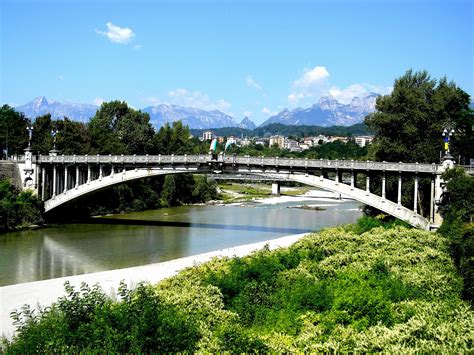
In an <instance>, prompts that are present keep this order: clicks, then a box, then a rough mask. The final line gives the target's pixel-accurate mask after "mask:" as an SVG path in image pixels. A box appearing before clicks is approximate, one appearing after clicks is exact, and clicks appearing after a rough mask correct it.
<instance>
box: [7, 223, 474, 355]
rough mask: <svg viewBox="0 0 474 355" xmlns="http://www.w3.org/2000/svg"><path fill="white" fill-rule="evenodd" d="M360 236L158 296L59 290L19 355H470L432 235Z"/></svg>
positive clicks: (205, 271)
mask: <svg viewBox="0 0 474 355" xmlns="http://www.w3.org/2000/svg"><path fill="white" fill-rule="evenodd" d="M379 223H381V222H380V220H378V221H370V218H368V217H366V218H365V219H364V220H362V221H361V222H359V224H357V225H351V226H346V227H338V228H332V229H326V230H323V231H321V232H319V233H315V234H311V235H309V236H307V237H305V238H303V239H301V240H300V241H299V242H297V243H295V244H294V245H293V246H291V247H290V248H285V249H277V250H273V251H270V250H268V248H264V249H262V250H260V251H258V252H255V253H253V254H252V255H250V256H247V257H242V258H224V259H215V260H213V261H211V262H208V263H205V264H202V265H200V266H197V267H194V268H190V269H187V270H185V271H183V272H181V273H180V274H178V275H177V276H175V277H172V278H170V279H167V280H164V281H162V282H161V283H159V284H157V285H145V284H141V285H139V286H138V287H137V288H135V289H133V290H130V289H127V288H126V287H125V286H124V285H122V286H121V287H120V288H119V292H118V293H119V295H118V296H119V299H118V300H114V299H111V298H109V297H107V296H106V295H105V293H104V292H103V291H102V290H100V289H99V288H98V287H96V286H95V287H88V286H86V285H83V287H82V288H81V290H75V289H73V288H72V287H70V286H69V285H66V295H65V296H64V297H63V298H61V299H60V300H58V302H57V303H56V304H55V305H53V306H52V307H50V308H45V309H44V310H42V311H40V312H39V313H37V312H32V311H31V310H29V309H27V308H24V309H23V310H20V311H19V312H17V313H15V314H14V315H13V316H14V319H15V320H16V325H17V327H18V332H17V334H16V336H15V337H14V338H13V340H12V341H11V342H8V341H4V346H5V350H6V351H7V353H8V352H11V353H16V352H22V353H25V352H26V353H29V352H71V351H73V352H76V351H77V352H79V351H100V352H102V351H111V352H152V351H156V352H169V351H173V352H174V351H205V352H220V351H230V352H237V353H241V352H257V351H260V352H296V351H305V352H318V351H321V352H333V351H357V352H375V351H377V352H379V351H386V352H402V353H405V352H448V353H463V352H471V351H473V344H472V339H473V329H474V313H473V311H472V309H471V308H470V306H469V304H467V303H466V302H464V301H462V300H461V290H462V280H461V279H460V277H459V276H458V275H457V273H456V270H455V267H454V264H453V262H452V260H451V258H450V255H449V249H450V243H449V240H448V239H447V238H445V237H444V236H442V235H441V234H438V233H429V232H425V231H420V230H415V229H409V228H406V227H403V226H398V225H391V226H386V225H384V226H380V227H375V228H371V224H373V225H376V224H379Z"/></svg>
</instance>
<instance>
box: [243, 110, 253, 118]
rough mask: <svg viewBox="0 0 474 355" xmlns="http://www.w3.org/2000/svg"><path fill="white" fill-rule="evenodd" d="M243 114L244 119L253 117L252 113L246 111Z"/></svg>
mask: <svg viewBox="0 0 474 355" xmlns="http://www.w3.org/2000/svg"><path fill="white" fill-rule="evenodd" d="M242 114H243V115H244V117H252V111H244V112H242Z"/></svg>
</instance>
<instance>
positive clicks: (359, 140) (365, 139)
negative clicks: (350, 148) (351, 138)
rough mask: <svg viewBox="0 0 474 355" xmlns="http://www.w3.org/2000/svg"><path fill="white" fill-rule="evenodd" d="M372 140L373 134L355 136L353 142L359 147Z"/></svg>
mask: <svg viewBox="0 0 474 355" xmlns="http://www.w3.org/2000/svg"><path fill="white" fill-rule="evenodd" d="M373 140H374V136H356V137H355V144H357V145H358V146H359V147H365V146H366V145H368V144H370V143H372V141H373Z"/></svg>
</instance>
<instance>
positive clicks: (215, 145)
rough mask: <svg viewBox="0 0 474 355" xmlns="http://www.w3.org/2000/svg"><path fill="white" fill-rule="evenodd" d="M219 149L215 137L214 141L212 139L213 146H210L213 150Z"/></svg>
mask: <svg viewBox="0 0 474 355" xmlns="http://www.w3.org/2000/svg"><path fill="white" fill-rule="evenodd" d="M216 149H217V138H214V139H213V140H212V141H211V146H210V147H209V150H210V151H211V150H212V151H214V152H215V151H216Z"/></svg>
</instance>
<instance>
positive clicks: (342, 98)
mask: <svg viewBox="0 0 474 355" xmlns="http://www.w3.org/2000/svg"><path fill="white" fill-rule="evenodd" d="M392 89H393V88H392V87H391V86H385V87H384V86H375V85H371V84H352V85H349V86H348V87H346V88H343V89H340V88H338V87H336V86H333V87H331V88H330V89H329V92H328V94H329V95H331V96H332V97H334V98H335V99H336V100H337V101H339V102H340V103H343V104H346V105H347V104H349V103H350V102H351V101H352V99H353V98H354V97H356V96H357V97H363V96H365V95H367V94H369V93H376V94H381V95H387V94H389V93H391V92H392Z"/></svg>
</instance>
